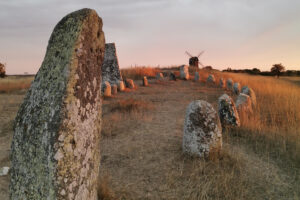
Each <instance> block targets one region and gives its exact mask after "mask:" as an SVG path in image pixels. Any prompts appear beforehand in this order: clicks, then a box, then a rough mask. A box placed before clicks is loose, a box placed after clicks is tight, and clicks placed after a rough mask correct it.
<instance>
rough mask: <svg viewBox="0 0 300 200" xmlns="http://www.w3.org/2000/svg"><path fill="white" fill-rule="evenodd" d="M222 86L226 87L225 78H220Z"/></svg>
mask: <svg viewBox="0 0 300 200" xmlns="http://www.w3.org/2000/svg"><path fill="white" fill-rule="evenodd" d="M220 87H221V88H224V87H225V80H224V79H223V78H220Z"/></svg>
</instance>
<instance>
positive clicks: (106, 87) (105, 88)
mask: <svg viewBox="0 0 300 200" xmlns="http://www.w3.org/2000/svg"><path fill="white" fill-rule="evenodd" d="M101 90H102V94H103V96H105V97H111V86H110V83H109V82H108V81H105V82H103V83H102V86H101Z"/></svg>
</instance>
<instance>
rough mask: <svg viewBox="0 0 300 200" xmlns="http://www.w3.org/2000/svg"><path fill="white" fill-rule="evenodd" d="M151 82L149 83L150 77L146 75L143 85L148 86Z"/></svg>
mask: <svg viewBox="0 0 300 200" xmlns="http://www.w3.org/2000/svg"><path fill="white" fill-rule="evenodd" d="M148 85H149V84H148V79H147V77H146V76H144V77H143V86H145V87H146V86H148Z"/></svg>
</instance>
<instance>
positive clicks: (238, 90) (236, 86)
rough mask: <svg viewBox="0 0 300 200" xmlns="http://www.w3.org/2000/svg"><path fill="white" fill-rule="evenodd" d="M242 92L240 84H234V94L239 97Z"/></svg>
mask: <svg viewBox="0 0 300 200" xmlns="http://www.w3.org/2000/svg"><path fill="white" fill-rule="evenodd" d="M240 91H241V85H240V83H238V82H236V83H234V84H233V92H234V94H236V95H238V94H239V93H240Z"/></svg>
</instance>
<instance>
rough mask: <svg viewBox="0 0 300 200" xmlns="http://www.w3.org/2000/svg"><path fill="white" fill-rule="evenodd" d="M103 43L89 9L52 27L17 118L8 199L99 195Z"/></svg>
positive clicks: (95, 17)
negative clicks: (42, 56)
mask: <svg viewBox="0 0 300 200" xmlns="http://www.w3.org/2000/svg"><path fill="white" fill-rule="evenodd" d="M104 45H105V39H104V33H103V32H102V20H101V18H99V16H98V15H97V13H96V12H95V11H94V10H90V9H82V10H79V11H76V12H73V13H71V14H69V15H67V16H66V17H64V18H63V19H62V20H61V21H60V22H59V23H58V24H57V25H56V27H55V29H54V30H53V33H52V35H51V37H50V40H49V43H48V47H47V52H46V55H45V58H44V61H43V63H42V66H41V68H40V69H39V71H38V73H37V75H36V76H35V80H34V81H33V83H32V85H31V87H30V89H29V90H28V92H27V94H26V96H25V98H24V102H23V103H22V105H21V106H20V109H19V111H18V114H17V116H16V119H15V124H14V134H13V141H12V146H11V163H12V168H11V182H10V198H11V199H14V200H18V199H22V200H29V199H35V200H39V199H47V200H54V199H92V200H96V199H97V191H96V187H97V183H98V173H99V165H100V149H99V145H100V131H101V130H100V129H101V104H102V102H101V89H100V85H101V66H102V62H103V56H104V48H105V46H104ZM99 66H100V67H99Z"/></svg>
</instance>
